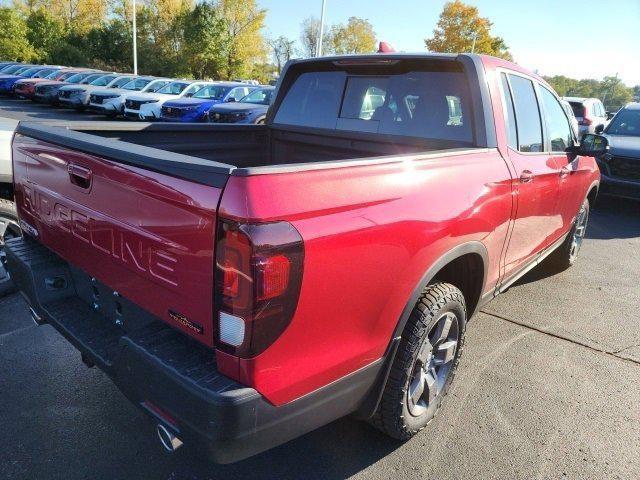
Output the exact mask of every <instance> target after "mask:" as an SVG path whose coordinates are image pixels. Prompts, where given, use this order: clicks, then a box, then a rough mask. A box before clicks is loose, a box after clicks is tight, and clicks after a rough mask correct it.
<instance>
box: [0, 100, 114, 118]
mask: <svg viewBox="0 0 640 480" xmlns="http://www.w3.org/2000/svg"><path fill="white" fill-rule="evenodd" d="M0 117H4V118H11V119H14V120H24V121H30V122H40V121H46V120H66V121H83V120H107V117H105V116H104V115H94V114H93V113H91V112H88V111H84V112H78V111H76V110H73V109H68V108H54V107H51V106H50V105H46V104H41V103H34V102H32V101H31V100H21V99H17V98H7V97H4V98H3V97H0Z"/></svg>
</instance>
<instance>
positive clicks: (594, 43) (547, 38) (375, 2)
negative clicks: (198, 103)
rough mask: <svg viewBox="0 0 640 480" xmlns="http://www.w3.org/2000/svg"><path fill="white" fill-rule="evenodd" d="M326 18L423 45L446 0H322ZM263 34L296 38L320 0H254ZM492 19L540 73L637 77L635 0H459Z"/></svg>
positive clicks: (639, 8) (639, 42) (639, 41)
mask: <svg viewBox="0 0 640 480" xmlns="http://www.w3.org/2000/svg"><path fill="white" fill-rule="evenodd" d="M326 1H327V11H326V16H325V18H326V20H325V24H328V25H331V24H334V23H346V21H347V19H348V18H349V17H350V16H356V17H361V18H366V19H368V20H369V21H370V22H371V24H372V25H373V27H374V30H375V32H376V35H377V37H378V39H379V40H384V41H386V42H389V43H390V44H392V45H393V46H394V47H395V49H396V50H398V51H407V52H417V51H425V47H424V39H425V38H428V37H430V36H431V35H432V33H433V29H434V28H435V26H436V23H437V21H438V17H439V15H440V12H441V11H442V7H443V6H444V4H445V3H446V0H326ZM258 3H259V4H260V5H261V6H262V7H263V8H266V9H267V10H268V13H267V21H266V27H267V29H266V30H267V34H268V35H269V36H271V37H278V36H280V35H284V36H286V37H289V38H291V39H295V40H298V39H299V37H300V24H301V23H302V21H303V19H304V18H306V17H308V16H310V15H314V16H316V17H318V18H319V17H320V11H321V7H322V0H258ZM465 3H468V4H471V5H475V6H476V7H478V9H479V11H480V15H481V16H483V17H487V18H489V20H491V21H492V22H493V28H492V34H493V35H498V36H501V37H502V38H504V40H505V42H506V43H507V45H508V46H509V49H510V50H511V53H512V55H513V57H514V59H515V61H516V62H517V63H519V64H520V65H522V66H523V67H525V68H528V69H530V70H536V71H537V72H538V73H539V74H540V75H566V76H568V77H573V78H596V79H602V77H604V76H605V75H611V76H613V75H615V74H616V73H617V74H618V76H619V77H620V78H621V79H622V81H624V82H625V83H626V84H627V85H628V86H633V85H638V84H640V0H556V1H554V0H534V1H530V0H518V1H505V0H466V1H465Z"/></svg>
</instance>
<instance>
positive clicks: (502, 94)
mask: <svg viewBox="0 0 640 480" xmlns="http://www.w3.org/2000/svg"><path fill="white" fill-rule="evenodd" d="M500 70H501V69H496V74H497V76H498V89H499V90H500V101H501V102H502V120H503V122H504V126H505V137H506V139H507V148H508V149H510V150H513V147H512V146H511V145H509V134H508V133H507V130H508V127H507V118H508V115H507V107H508V105H507V102H505V101H504V100H506V97H507V94H508V95H509V98H510V99H511V105H513V124H514V126H515V128H516V147H517V146H518V145H519V144H520V138H519V136H518V119H517V118H516V108H515V105H516V104H515V102H514V101H513V94H512V93H511V84H510V83H509V75H508V74H507V71H506V70H505V71H500ZM502 75H504V78H505V80H506V81H507V87H508V88H509V91H508V92H505V91H504V88H503V86H502ZM515 151H516V152H519V150H517V149H516V150H515ZM519 153H523V152H519ZM529 153H531V152H529Z"/></svg>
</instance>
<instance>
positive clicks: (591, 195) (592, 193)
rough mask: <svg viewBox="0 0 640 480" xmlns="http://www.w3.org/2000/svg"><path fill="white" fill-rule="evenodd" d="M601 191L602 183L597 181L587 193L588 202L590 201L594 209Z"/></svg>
mask: <svg viewBox="0 0 640 480" xmlns="http://www.w3.org/2000/svg"><path fill="white" fill-rule="evenodd" d="M599 190H600V182H598V181H597V180H596V181H595V182H593V183H592V184H591V185H590V186H589V190H588V193H587V200H589V206H590V207H592V208H593V206H594V205H595V203H596V199H597V198H598V191H599Z"/></svg>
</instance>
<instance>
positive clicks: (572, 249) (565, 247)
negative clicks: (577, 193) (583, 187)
mask: <svg viewBox="0 0 640 480" xmlns="http://www.w3.org/2000/svg"><path fill="white" fill-rule="evenodd" d="M588 223H589V200H588V199H585V200H584V202H582V205H580V210H578V215H576V220H575V222H574V223H573V227H572V228H571V231H570V232H569V235H567V238H566V239H565V241H564V242H563V243H562V245H560V246H559V247H558V248H557V249H556V251H555V252H553V253H552V254H551V255H550V256H549V265H550V266H551V267H552V268H553V269H555V270H557V271H559V272H560V271H563V270H566V269H567V268H569V267H570V266H571V265H573V264H574V263H575V262H576V260H577V259H578V253H580V248H582V242H583V240H584V236H585V233H586V231H587V225H588Z"/></svg>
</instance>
